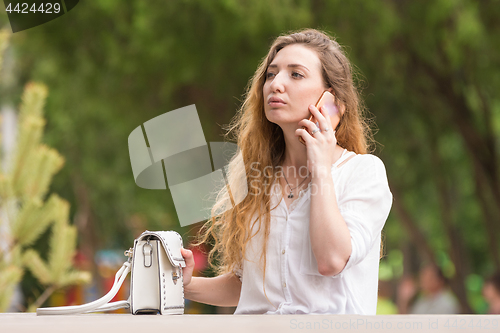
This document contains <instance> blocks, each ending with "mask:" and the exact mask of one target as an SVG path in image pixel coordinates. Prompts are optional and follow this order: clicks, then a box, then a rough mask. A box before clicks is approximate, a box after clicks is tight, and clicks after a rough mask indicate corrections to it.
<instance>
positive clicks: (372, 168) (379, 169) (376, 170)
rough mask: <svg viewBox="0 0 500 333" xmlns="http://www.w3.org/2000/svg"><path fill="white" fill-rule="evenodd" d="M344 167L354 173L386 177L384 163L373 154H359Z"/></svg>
mask: <svg viewBox="0 0 500 333" xmlns="http://www.w3.org/2000/svg"><path fill="white" fill-rule="evenodd" d="M342 167H344V168H345V169H347V170H350V171H351V172H354V173H363V174H366V173H368V174H371V175H374V174H375V175H379V176H382V175H383V176H385V175H386V170H385V165H384V162H382V160H381V159H380V158H379V157H378V156H375V155H372V154H357V155H355V156H354V157H352V158H351V159H350V160H349V161H347V163H345V165H343V166H342Z"/></svg>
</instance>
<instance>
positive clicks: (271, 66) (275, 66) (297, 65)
mask: <svg viewBox="0 0 500 333" xmlns="http://www.w3.org/2000/svg"><path fill="white" fill-rule="evenodd" d="M277 67H278V65H274V64H271V65H269V67H268V68H277ZM287 67H291V68H296V67H302V68H304V69H305V70H307V71H308V72H309V68H307V67H306V66H304V65H301V64H290V65H288V66H287Z"/></svg>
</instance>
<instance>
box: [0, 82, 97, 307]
mask: <svg viewBox="0 0 500 333" xmlns="http://www.w3.org/2000/svg"><path fill="white" fill-rule="evenodd" d="M46 96H47V88H46V87H45V86H44V85H41V84H36V83H30V84H28V85H27V86H26V89H25V91H24V94H23V98H22V104H21V108H20V110H21V111H20V117H19V126H18V143H17V147H16V148H17V149H16V154H15V158H14V160H13V165H12V166H9V167H8V168H7V170H8V171H7V173H6V174H5V173H0V184H1V185H0V212H2V213H3V214H2V215H1V216H2V219H3V220H2V221H0V222H1V223H2V224H4V226H3V227H5V225H7V226H8V227H9V228H8V232H7V237H6V238H5V239H2V241H3V242H7V244H2V252H0V311H4V310H5V309H6V308H7V307H8V306H9V304H10V299H11V297H12V293H13V291H14V288H15V287H16V285H17V284H18V283H19V282H20V281H21V279H22V277H23V273H24V269H25V268H28V269H29V270H30V271H31V272H32V274H33V275H34V276H35V277H36V278H37V279H38V280H39V281H40V283H41V284H43V285H44V286H45V288H46V290H45V292H44V293H43V294H42V296H41V297H40V298H39V299H38V300H37V301H35V303H34V304H32V305H31V306H30V310H33V309H35V308H36V307H37V306H40V305H41V304H42V303H43V302H44V301H45V299H46V298H47V297H48V296H50V294H51V293H52V292H53V291H55V290H56V289H58V288H62V287H65V286H68V285H73V284H81V283H86V282H89V281H90V274H89V273H87V272H79V271H76V270H74V269H72V261H73V257H74V255H75V249H76V242H77V237H76V236H77V234H76V228H75V227H73V226H70V225H69V223H68V220H69V204H68V203H67V202H66V201H65V200H63V199H61V198H60V197H58V196H57V195H55V194H52V195H51V196H50V197H49V199H48V200H45V196H46V194H47V192H48V189H49V186H50V183H51V180H52V177H53V176H54V174H55V173H56V172H57V171H58V170H59V169H60V168H61V167H62V165H63V163H64V159H63V158H62V156H60V155H59V153H57V151H55V150H54V149H52V148H49V147H48V146H46V145H44V144H41V143H40V140H41V137H42V135H43V126H44V124H45V120H44V119H43V118H42V116H43V106H44V103H45V99H46ZM50 226H51V227H52V236H51V237H50V250H49V254H48V257H49V258H48V262H47V263H45V262H44V261H43V260H42V258H41V257H40V254H39V253H38V252H37V251H36V250H35V248H33V247H31V246H32V245H33V243H34V242H35V241H36V240H37V239H38V238H39V237H40V236H41V235H42V234H43V233H44V232H45V231H46V230H47V228H49V227H50Z"/></svg>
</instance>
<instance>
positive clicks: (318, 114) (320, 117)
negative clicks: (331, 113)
mask: <svg viewBox="0 0 500 333" xmlns="http://www.w3.org/2000/svg"><path fill="white" fill-rule="evenodd" d="M321 109H323V110H324V108H323V107H321ZM309 111H310V112H311V113H312V115H313V116H314V117H315V118H316V120H317V121H318V127H319V128H320V129H321V130H323V129H325V128H329V126H328V123H327V121H326V117H325V115H324V111H320V110H318V108H317V107H315V106H314V105H309Z"/></svg>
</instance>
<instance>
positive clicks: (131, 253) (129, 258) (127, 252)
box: [124, 248, 134, 262]
mask: <svg viewBox="0 0 500 333" xmlns="http://www.w3.org/2000/svg"><path fill="white" fill-rule="evenodd" d="M124 254H125V255H126V256H127V257H128V259H127V261H128V262H132V257H133V256H134V249H133V248H130V249H128V250H127V251H125V253H124Z"/></svg>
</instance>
